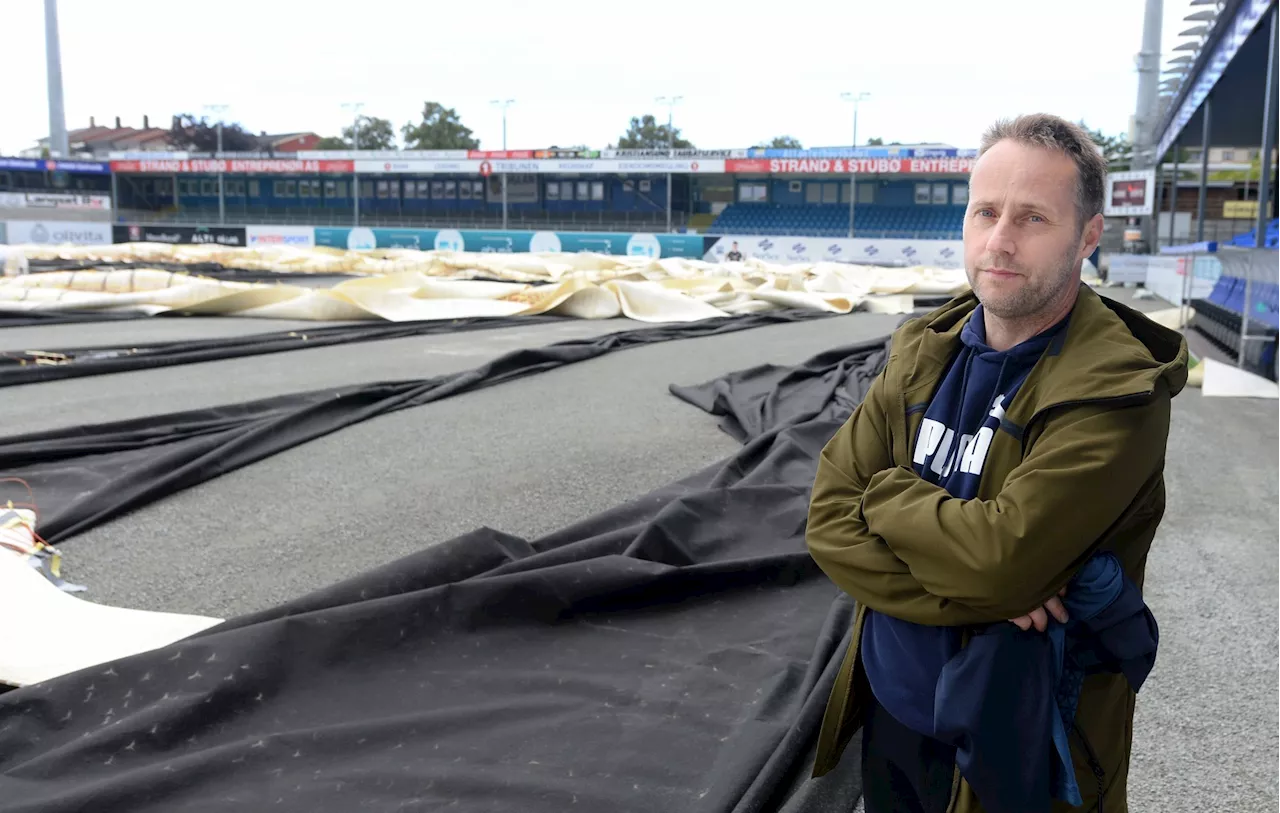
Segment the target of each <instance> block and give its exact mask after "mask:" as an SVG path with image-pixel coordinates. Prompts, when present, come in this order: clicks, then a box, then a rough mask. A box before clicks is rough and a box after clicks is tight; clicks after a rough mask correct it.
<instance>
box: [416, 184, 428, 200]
mask: <svg viewBox="0 0 1280 813" xmlns="http://www.w3.org/2000/svg"><path fill="white" fill-rule="evenodd" d="M430 197H431V181H418V200H427V199H428V198H430Z"/></svg>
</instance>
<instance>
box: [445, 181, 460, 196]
mask: <svg viewBox="0 0 1280 813" xmlns="http://www.w3.org/2000/svg"><path fill="white" fill-rule="evenodd" d="M444 196H445V199H447V200H456V199H457V197H458V182H457V181H445V182H444Z"/></svg>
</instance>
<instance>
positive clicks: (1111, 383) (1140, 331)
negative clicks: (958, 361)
mask: <svg viewBox="0 0 1280 813" xmlns="http://www.w3.org/2000/svg"><path fill="white" fill-rule="evenodd" d="M977 308H978V298H977V296H976V295H975V294H974V293H973V292H972V291H970V292H969V293H966V294H964V295H962V296H959V297H957V298H955V299H953V300H951V301H950V302H948V303H947V304H945V305H943V306H942V307H941V308H939V309H937V310H935V311H934V312H932V313H930V314H926V315H925V316H922V317H920V318H918V319H913V320H911V321H910V322H908V323H907V324H905V325H904V326H903V328H902V330H901V331H900V333H901V335H900V337H899V340H898V342H897V343H896V344H897V347H896V348H895V350H894V354H895V355H898V356H900V357H901V359H902V360H903V361H904V362H906V363H905V364H903V365H902V366H901V367H900V369H903V370H904V373H903V375H904V379H905V380H904V381H903V382H902V384H903V387H902V388H903V391H904V392H905V393H907V394H908V396H910V395H911V394H912V393H913V392H914V391H916V390H918V389H922V388H923V387H925V386H929V385H931V384H932V383H933V382H935V381H936V379H937V370H938V369H939V368H940V367H944V366H945V365H946V364H947V362H948V361H949V359H950V358H951V357H952V356H953V354H954V353H955V351H956V350H957V349H958V348H959V346H960V343H961V341H962V340H961V337H960V334H961V332H962V331H963V330H964V327H965V325H966V324H967V322H968V321H969V319H970V317H972V315H973V314H974V312H975V310H977ZM1186 383H1187V342H1186V339H1185V338H1184V337H1183V336H1182V334H1181V333H1179V332H1177V331H1175V330H1171V329H1169V328H1167V327H1164V326H1163V325H1159V324H1157V323H1155V322H1153V321H1152V320H1150V319H1148V318H1147V317H1146V316H1144V315H1143V314H1141V313H1139V312H1138V311H1135V310H1133V309H1132V308H1130V307H1128V306H1126V305H1122V304H1120V303H1119V302H1115V301H1113V300H1110V299H1105V298H1103V297H1101V296H1099V295H1098V294H1097V293H1096V292H1095V291H1094V290H1093V289H1092V288H1089V287H1088V286H1086V285H1081V286H1080V294H1079V298H1078V299H1077V300H1076V304H1075V307H1074V308H1073V309H1072V311H1071V314H1070V316H1069V317H1068V323H1067V326H1066V329H1065V330H1063V331H1061V332H1059V333H1058V334H1057V335H1056V336H1055V337H1054V339H1053V341H1052V342H1050V344H1049V347H1048V349H1047V350H1046V351H1045V352H1044V354H1043V355H1042V356H1041V358H1040V360H1039V361H1038V362H1037V363H1036V367H1035V368H1034V369H1033V370H1032V373H1031V375H1030V377H1029V378H1028V380H1027V383H1026V385H1024V388H1023V391H1022V392H1021V393H1019V396H1018V397H1017V398H1015V399H1014V404H1013V405H1011V406H1010V408H1009V410H1008V413H1007V415H1008V417H1009V419H1010V420H1011V421H1013V422H1015V423H1017V424H1022V425H1025V424H1026V423H1027V422H1028V421H1030V420H1031V418H1032V417H1033V416H1034V415H1035V414H1036V413H1038V412H1040V411H1042V410H1045V409H1048V408H1051V407H1053V406H1058V405H1063V404H1069V403H1080V402H1088V401H1108V400H1117V401H1119V400H1125V399H1142V398H1144V397H1151V396H1153V395H1154V394H1155V393H1156V392H1157V390H1159V389H1164V390H1167V391H1168V393H1169V396H1170V397H1172V396H1174V395H1177V394H1178V393H1179V392H1181V391H1182V389H1183V387H1184V386H1186Z"/></svg>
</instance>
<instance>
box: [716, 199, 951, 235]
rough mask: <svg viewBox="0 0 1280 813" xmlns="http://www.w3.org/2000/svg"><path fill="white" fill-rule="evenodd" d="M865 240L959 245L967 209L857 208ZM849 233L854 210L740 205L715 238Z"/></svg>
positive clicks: (725, 215) (720, 223)
mask: <svg viewBox="0 0 1280 813" xmlns="http://www.w3.org/2000/svg"><path fill="white" fill-rule="evenodd" d="M855 226H856V228H857V233H858V236H860V237H907V238H924V239H942V240H954V239H957V238H959V236H960V232H961V230H962V228H963V226H964V207H963V206H884V205H878V204H865V205H860V206H858V207H857V209H856V212H855ZM848 231H849V209H848V208H847V207H846V206H845V205H843V204H839V205H836V204H824V205H782V204H771V203H735V204H731V205H729V206H727V207H726V208H725V210H724V211H723V212H721V213H720V215H719V216H718V217H716V219H715V221H714V222H713V223H712V224H711V227H710V228H709V229H708V232H709V233H711V234H731V233H746V234H777V235H787V234H795V235H812V236H820V237H843V236H845V235H847V234H848Z"/></svg>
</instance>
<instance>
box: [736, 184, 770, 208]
mask: <svg viewBox="0 0 1280 813" xmlns="http://www.w3.org/2000/svg"><path fill="white" fill-rule="evenodd" d="M768 199H769V187H768V186H767V185H766V184H765V183H764V182H763V181H753V182H747V183H740V184H738V202H739V203H759V202H761V201H766V200H768Z"/></svg>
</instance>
